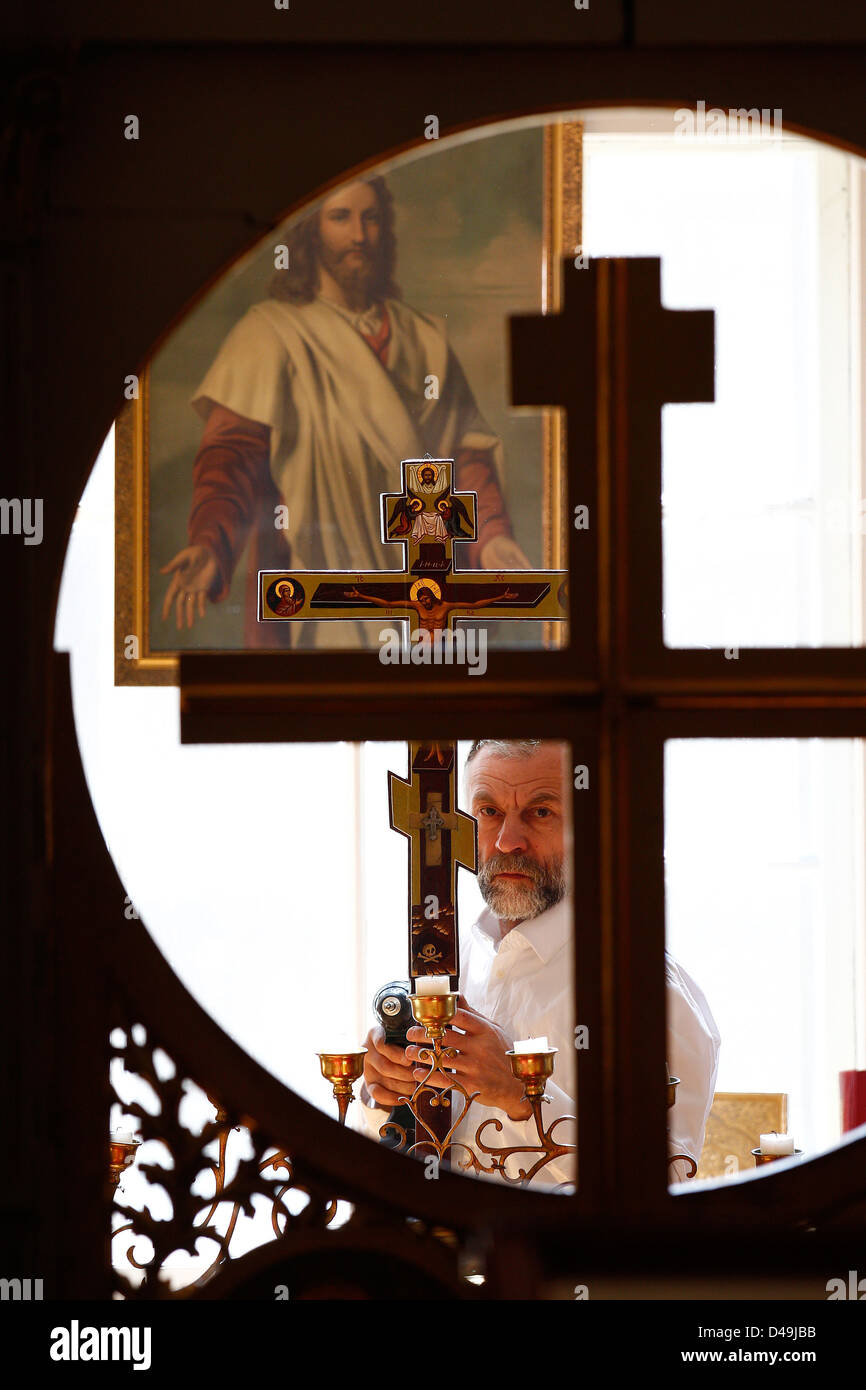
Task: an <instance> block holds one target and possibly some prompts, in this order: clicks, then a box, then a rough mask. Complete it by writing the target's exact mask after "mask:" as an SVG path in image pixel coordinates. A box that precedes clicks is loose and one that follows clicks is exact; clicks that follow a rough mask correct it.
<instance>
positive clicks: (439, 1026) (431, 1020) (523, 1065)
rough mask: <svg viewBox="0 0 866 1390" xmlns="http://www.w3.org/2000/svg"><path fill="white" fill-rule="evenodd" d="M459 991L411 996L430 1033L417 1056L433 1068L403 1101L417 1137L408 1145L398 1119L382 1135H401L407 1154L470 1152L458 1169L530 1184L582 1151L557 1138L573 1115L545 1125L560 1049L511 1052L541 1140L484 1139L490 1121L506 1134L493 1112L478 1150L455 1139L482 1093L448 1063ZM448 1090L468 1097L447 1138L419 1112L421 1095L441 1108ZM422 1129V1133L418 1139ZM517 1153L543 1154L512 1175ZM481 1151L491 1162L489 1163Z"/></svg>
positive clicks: (418, 1019)
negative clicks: (447, 1039) (505, 1142)
mask: <svg viewBox="0 0 866 1390" xmlns="http://www.w3.org/2000/svg"><path fill="white" fill-rule="evenodd" d="M458 997H459V996H458V995H457V994H425V995H417V994H412V995H410V996H409V998H410V1003H411V1005H412V1016H413V1018H414V1019H415V1021H416V1023H419V1024H420V1025H421V1026H422V1028H423V1029H424V1031H425V1033H426V1034H427V1039H428V1041H429V1044H430V1045H429V1047H421V1048H419V1051H418V1060H419V1061H420V1062H421V1063H422V1065H426V1066H427V1068H428V1070H427V1074H426V1076H424V1077H423V1078H422V1079H421V1081H419V1083H418V1085H417V1086H416V1087H415V1090H414V1091H413V1093H412V1095H411V1096H401V1097H400V1102H401V1104H405V1105H407V1106H408V1107H409V1109H410V1110H411V1112H412V1115H413V1116H414V1119H415V1125H416V1130H415V1133H416V1140H415V1142H414V1143H413V1144H409V1140H408V1135H407V1132H406V1129H405V1128H404V1127H403V1126H402V1125H398V1124H396V1123H395V1122H394V1121H388V1122H387V1123H386V1124H384V1125H383V1126H382V1128H381V1129H380V1131H379V1135H380V1137H381V1138H383V1139H384V1138H385V1137H386V1135H387V1134H389V1133H395V1134H396V1135H397V1139H398V1143H397V1145H396V1150H397V1151H398V1152H403V1153H406V1154H411V1153H416V1152H418V1151H419V1150H426V1151H429V1150H430V1149H431V1148H432V1149H433V1150H435V1153H436V1156H437V1157H438V1158H439V1160H440V1161H442V1160H443V1159H444V1158H445V1157H446V1155H447V1154H448V1151H449V1150H451V1151H452V1152H453V1151H454V1150H456V1149H463V1150H465V1153H466V1157H465V1158H464V1159H462V1160H460V1161H458V1163H457V1167H458V1168H460V1169H463V1170H464V1171H465V1170H466V1169H471V1170H473V1171H474V1172H477V1173H481V1174H484V1175H485V1176H488V1177H492V1176H494V1175H499V1176H500V1177H502V1178H503V1179H504V1180H505V1182H509V1183H514V1184H519V1185H520V1186H524V1187H525V1186H527V1185H528V1184H529V1183H530V1182H531V1181H532V1179H533V1178H534V1177H535V1175H536V1174H537V1173H539V1172H540V1171H541V1169H542V1168H544V1167H545V1166H546V1165H547V1164H548V1163H551V1162H552V1161H553V1159H555V1158H559V1157H561V1156H562V1155H564V1154H573V1153H576V1152H577V1146H576V1145H575V1144H560V1143H558V1142H557V1140H556V1139H555V1138H554V1137H553V1132H554V1130H555V1129H556V1127H557V1125H559V1124H561V1123H563V1122H564V1121H566V1120H571V1121H572V1123H573V1122H574V1118H573V1116H571V1115H560V1116H558V1118H557V1119H555V1120H554V1121H553V1123H552V1124H551V1126H550V1127H549V1129H545V1127H544V1123H543V1120H542V1111H541V1106H542V1104H543V1102H544V1101H545V1100H546V1099H547V1097H545V1095H544V1090H545V1086H546V1084H547V1080H548V1078H549V1077H550V1076H551V1075H552V1073H553V1061H554V1057H555V1055H556V1048H551V1049H549V1050H548V1051H547V1052H538V1053H534V1052H513V1051H512V1052H509V1053H508V1054H507V1056H508V1058H509V1061H510V1063H511V1070H512V1072H513V1074H514V1076H515V1077H516V1078H517V1079H518V1080H519V1081H522V1082H523V1099H524V1101H525V1102H527V1103H528V1104H529V1105H530V1107H531V1110H532V1117H533V1119H534V1120H535V1127H536V1132H537V1134H538V1143H537V1144H513V1145H510V1146H508V1147H496V1146H494V1145H492V1144H487V1143H485V1141H484V1138H483V1137H482V1136H483V1133H484V1130H485V1129H486V1128H487V1126H488V1125H492V1126H493V1127H494V1129H495V1130H496V1131H497V1132H498V1133H501V1132H502V1121H501V1120H499V1119H497V1118H496V1117H494V1116H490V1117H488V1118H487V1119H486V1120H483V1121H482V1123H481V1124H480V1125H479V1127H478V1130H477V1132H476V1134H475V1145H476V1146H477V1151H476V1149H475V1148H473V1147H472V1146H471V1145H469V1144H467V1143H464V1142H463V1141H462V1140H455V1138H454V1133H455V1131H456V1129H457V1128H458V1126H459V1125H460V1124H461V1123H462V1122H463V1121H464V1120H466V1118H467V1115H468V1112H469V1109H470V1107H471V1106H472V1104H473V1103H474V1102H475V1101H476V1100H477V1099H478V1096H479V1095H480V1094H481V1092H480V1091H472V1092H470V1091H467V1089H466V1087H465V1086H464V1085H463V1084H462V1083H461V1082H460V1080H459V1079H458V1078H457V1077H456V1076H455V1075H454V1073H453V1072H452V1071H449V1070H448V1063H449V1062H450V1061H452V1060H453V1059H454V1058H455V1057H456V1056H457V1055H458V1053H457V1048H455V1047H446V1046H445V1045H444V1042H443V1039H444V1036H445V1031H446V1029H447V1028H448V1025H449V1024H450V1023H452V1022H453V1020H454V1015H455V1014H456V1012H457V1001H458ZM437 1076H438V1077H441V1078H442V1082H443V1083H444V1084H441V1085H436V1084H435V1083H434V1078H435V1077H437ZM448 1091H451V1092H454V1091H456V1092H457V1094H458V1095H460V1096H462V1098H463V1102H464V1105H463V1110H462V1112H461V1114H460V1115H458V1116H457V1118H456V1119H455V1120H454V1122H453V1124H452V1125H451V1126H450V1128H449V1129H448V1131H447V1133H446V1135H445V1137H444V1138H439V1137H438V1136H437V1135H436V1134H435V1133H434V1132H433V1130H432V1129H431V1128H430V1126H429V1125H428V1124H427V1123H426V1121H425V1120H424V1118H423V1116H422V1114H421V1113H420V1107H419V1103H418V1102H419V1099H420V1097H421V1096H422V1095H425V1094H429V1095H430V1096H431V1099H430V1104H431V1106H441V1107H442V1108H443V1109H446V1108H447V1107H448V1106H449V1105H450V1103H451V1102H450V1097H449V1095H448V1094H447V1092H448ZM421 1131H423V1135H422V1137H420V1138H418V1137H417V1136H418V1135H419V1133H420V1132H421ZM516 1153H535V1154H539V1155H540V1157H539V1158H538V1159H537V1160H536V1161H535V1162H534V1163H533V1164H532V1165H531V1167H529V1168H528V1169H527V1168H520V1169H519V1171H518V1172H517V1173H516V1174H515V1175H514V1176H513V1177H512V1176H511V1174H509V1173H508V1172H507V1170H506V1167H505V1165H506V1162H507V1160H508V1159H509V1158H510V1157H511V1156H512V1155H513V1154H516ZM479 1154H481V1155H484V1156H486V1157H487V1158H489V1159H490V1160H491V1162H490V1163H485V1162H484V1161H483V1159H482V1158H481V1157H479Z"/></svg>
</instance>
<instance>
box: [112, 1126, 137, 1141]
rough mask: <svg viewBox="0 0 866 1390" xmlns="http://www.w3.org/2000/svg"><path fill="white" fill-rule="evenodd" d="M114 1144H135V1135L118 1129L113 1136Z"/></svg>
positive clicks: (126, 1130)
mask: <svg viewBox="0 0 866 1390" xmlns="http://www.w3.org/2000/svg"><path fill="white" fill-rule="evenodd" d="M111 1142H112V1143H113V1144H134V1143H135V1135H134V1134H133V1133H132V1131H131V1130H128V1129H116V1130H115V1131H114V1133H113V1134H112V1136H111Z"/></svg>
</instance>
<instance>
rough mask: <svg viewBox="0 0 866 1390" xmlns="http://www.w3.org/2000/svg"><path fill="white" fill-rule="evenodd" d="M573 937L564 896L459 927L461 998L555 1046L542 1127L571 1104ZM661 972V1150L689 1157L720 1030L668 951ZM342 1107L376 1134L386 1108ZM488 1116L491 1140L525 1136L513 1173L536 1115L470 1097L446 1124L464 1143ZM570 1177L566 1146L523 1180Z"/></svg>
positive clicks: (514, 1141)
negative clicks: (520, 1116) (667, 1097)
mask: <svg viewBox="0 0 866 1390" xmlns="http://www.w3.org/2000/svg"><path fill="white" fill-rule="evenodd" d="M572 943H573V929H572V907H571V903H570V902H569V901H568V900H567V899H563V900H562V901H561V902H559V903H557V904H556V905H555V906H554V907H551V908H548V909H547V911H546V912H542V913H540V914H539V916H537V917H534V918H532V919H530V920H529V921H526V922H521V923H520V925H519V926H516V927H512V928H511V930H510V931H508V932H507V933H506V934H505V936H502V935H501V929H500V923H499V918H498V917H496V916H495V914H494V913H493V912H492V911H491V910H490V909H489V908H485V909H484V911H483V912H482V913H481V915H480V916H479V917H478V919H477V920H476V921H475V922H473V923H472V925H471V927H469V928H468V930H465V931H461V935H460V966H461V968H460V990H461V993H462V994H463V996H464V998H465V999H466V1001H467V1003H468V1004H469V1005H470V1007H471V1008H473V1009H475V1010H476V1011H477V1012H478V1013H480V1014H483V1015H484V1017H485V1018H488V1019H490V1021H491V1022H492V1023H495V1024H497V1026H498V1027H499V1028H501V1029H502V1031H503V1032H504V1033H505V1034H506V1036H507V1037H508V1039H509V1041H510V1042H513V1041H514V1040H515V1039H518V1038H532V1037H546V1038H547V1040H548V1043H549V1044H550V1046H551V1047H555V1048H557V1054H556V1060H555V1064H554V1073H553V1077H552V1078H551V1080H550V1081H549V1082H548V1083H547V1089H546V1091H545V1095H546V1096H547V1098H548V1100H547V1103H545V1104H544V1105H543V1106H542V1112H543V1119H544V1125H545V1128H546V1129H549V1128H550V1126H551V1124H552V1123H553V1122H554V1121H555V1120H557V1119H558V1118H560V1117H565V1116H573V1115H575V1113H576V1096H577V1051H576V1049H575V1024H576V1020H575V1017H574V988H573V980H574V970H573V964H572V960H573V958H572ZM665 979H666V984H667V1020H668V1046H667V1053H668V1056H667V1061H668V1065H669V1067H670V1069H671V1074H672V1075H673V1076H678V1077H679V1078H680V1085H679V1087H678V1089H677V1103H676V1105H675V1106H674V1108H673V1109H672V1110H671V1111H670V1112H669V1115H668V1121H669V1152H670V1153H687V1154H689V1155H690V1156H691V1157H692V1158H693V1159H694V1160H695V1162H696V1163H697V1162H698V1160H699V1159H700V1154H701V1148H702V1146H703V1139H704V1129H705V1127H706V1122H707V1116H708V1114H709V1111H710V1106H711V1105H712V1101H713V1092H714V1089H715V1081H716V1074H717V1071H718V1058H719V1044H720V1038H719V1032H718V1029H717V1027H716V1024H715V1021H714V1019H713V1016H712V1014H711V1012H710V1008H709V1005H708V1004H707V1001H706V999H705V997H704V995H703V993H702V991H701V990H700V989H699V987H698V986H697V984H696V983H695V982H694V980H692V979H691V977H690V976H689V975H688V974H687V973H686V971H685V970H683V969H682V967H681V966H679V965H678V964H677V962H676V961H675V960H674V959H673V957H672V956H671V955H669V954H668V953H667V952H666V953H665ZM659 1074H661V1066H659ZM455 1098H456V1097H455ZM353 1112H354V1113H353ZM349 1116H350V1117H351V1120H350V1122H351V1123H352V1124H353V1127H354V1128H358V1129H363V1130H365V1131H366V1132H367V1133H370V1134H371V1135H373V1136H374V1137H375V1136H376V1135H377V1134H378V1130H379V1127H380V1125H382V1124H383V1123H384V1121H385V1120H386V1118H387V1112H386V1111H384V1110H380V1109H378V1108H374V1107H368V1106H365V1105H364V1103H363V1101H361V1102H360V1103H358V1104H355V1105H352V1106H350V1108H349ZM488 1118H489V1119H491V1120H497V1121H499V1123H500V1125H501V1130H497V1128H496V1126H495V1125H494V1124H490V1125H487V1127H486V1128H485V1130H484V1134H483V1136H482V1138H483V1140H484V1142H485V1143H486V1144H488V1145H489V1146H491V1147H496V1148H502V1147H511V1146H514V1145H526V1146H527V1151H526V1152H523V1153H518V1154H514V1155H513V1156H512V1157H511V1158H509V1159H508V1160H507V1164H506V1169H507V1172H508V1173H509V1174H510V1175H512V1176H516V1174H517V1171H518V1169H519V1168H523V1169H524V1170H527V1171H528V1170H529V1169H530V1168H531V1166H532V1164H533V1163H534V1162H535V1161H536V1160H537V1159H538V1158H539V1157H540V1156H541V1155H540V1153H532V1152H531V1151H530V1150H531V1148H532V1146H533V1145H537V1143H538V1134H537V1131H536V1128H535V1123H534V1121H533V1120H531V1119H530V1120H526V1121H521V1120H511V1119H509V1117H508V1116H507V1115H506V1114H505V1112H504V1111H502V1110H498V1109H495V1108H492V1107H489V1106H482V1105H480V1104H479V1103H478V1101H476V1102H475V1103H474V1105H473V1106H472V1110H471V1112H470V1114H469V1116H468V1122H467V1123H461V1124H460V1125H459V1126H458V1128H457V1130H456V1132H455V1141H456V1143H457V1144H459V1143H460V1142H463V1143H465V1144H471V1145H472V1147H473V1148H475V1149H476V1150H477V1147H478V1146H477V1144H476V1141H475V1135H476V1132H477V1129H478V1126H479V1125H480V1124H481V1123H482V1122H483V1121H484V1120H485V1119H488ZM553 1137H554V1140H555V1141H556V1142H558V1143H567V1144H573V1143H574V1142H575V1141H576V1124H575V1123H574V1122H569V1121H565V1120H564V1121H563V1123H562V1124H559V1125H557V1126H556V1129H555V1131H554V1136H553ZM465 1157H466V1151H465V1149H460V1148H459V1147H457V1148H455V1152H454V1163H455V1166H456V1165H459V1164H460V1162H461V1161H462V1160H463V1159H465ZM479 1158H481V1160H482V1162H484V1163H485V1164H488V1165H489V1164H490V1161H491V1160H490V1158H489V1157H488V1156H485V1155H484V1154H479ZM467 1171H470V1170H468V1169H467ZM669 1173H670V1180H671V1181H672V1182H673V1181H677V1180H678V1179H680V1178H684V1177H685V1176H686V1171H685V1164H683V1163H682V1162H680V1163H678V1164H673V1165H671V1167H670V1170H669ZM576 1177H577V1169H576V1163H575V1156H574V1155H573V1154H566V1155H561V1156H560V1157H558V1158H556V1159H554V1160H553V1161H552V1162H551V1163H549V1164H547V1165H546V1166H545V1167H544V1168H542V1169H541V1171H540V1172H539V1173H538V1174H537V1175H536V1177H535V1178H534V1179H533V1181H532V1187H533V1188H536V1187H542V1186H551V1185H556V1184H559V1183H573V1182H575V1181H576ZM496 1181H501V1179H500V1178H497V1179H496Z"/></svg>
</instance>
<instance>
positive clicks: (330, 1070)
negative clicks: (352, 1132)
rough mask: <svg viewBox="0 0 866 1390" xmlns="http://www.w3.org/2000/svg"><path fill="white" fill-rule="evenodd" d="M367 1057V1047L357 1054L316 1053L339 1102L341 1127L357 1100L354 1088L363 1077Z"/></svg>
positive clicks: (324, 1075)
mask: <svg viewBox="0 0 866 1390" xmlns="http://www.w3.org/2000/svg"><path fill="white" fill-rule="evenodd" d="M366 1055H367V1049H366V1047H362V1048H360V1049H359V1050H358V1051H357V1052H317V1053H316V1056H317V1057H318V1059H319V1065H320V1066H321V1068H322V1075H323V1077H324V1078H325V1080H326V1081H330V1083H331V1086H332V1088H333V1092H334V1100H335V1101H336V1102H337V1110H338V1116H337V1118H338V1121H339V1123H340V1124H341V1125H344V1124H345V1123H346V1111H347V1110H348V1109H349V1106H350V1105H351V1103H352V1101H353V1100H354V1099H355V1097H354V1095H353V1094H352V1087H353V1086H354V1084H355V1082H356V1081H357V1080H358V1078H359V1077H360V1076H362V1075H363V1072H364V1058H365V1057H366Z"/></svg>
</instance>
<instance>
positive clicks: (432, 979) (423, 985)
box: [415, 975, 451, 994]
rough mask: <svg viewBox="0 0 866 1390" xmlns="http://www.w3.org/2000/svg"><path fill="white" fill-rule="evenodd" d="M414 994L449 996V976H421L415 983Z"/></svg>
mask: <svg viewBox="0 0 866 1390" xmlns="http://www.w3.org/2000/svg"><path fill="white" fill-rule="evenodd" d="M415 993H416V994H450V993H451V976H450V975H421V976H420V977H419V978H418V979H417V980H416V981H415Z"/></svg>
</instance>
